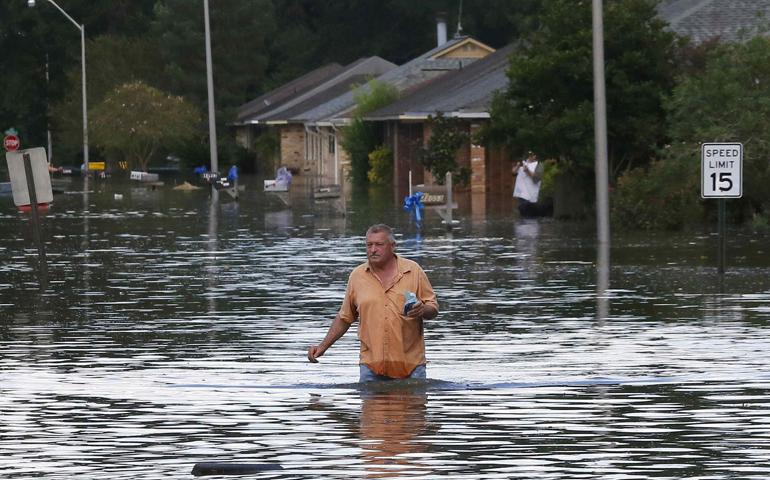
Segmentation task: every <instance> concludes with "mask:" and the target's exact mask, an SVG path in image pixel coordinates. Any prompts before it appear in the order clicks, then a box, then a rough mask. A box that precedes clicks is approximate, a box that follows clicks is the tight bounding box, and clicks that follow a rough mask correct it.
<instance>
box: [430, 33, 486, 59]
mask: <svg viewBox="0 0 770 480" xmlns="http://www.w3.org/2000/svg"><path fill="white" fill-rule="evenodd" d="M458 39H459V40H460V41H459V42H457V43H454V44H453V45H451V46H450V47H449V48H445V49H443V50H441V51H440V52H438V53H436V54H434V55H433V56H431V57H430V58H483V57H486V56H487V55H489V54H490V53H494V52H495V49H494V48H492V47H490V46H488V45H484V44H483V43H481V42H479V41H478V40H476V39H473V38H471V37H462V38H458Z"/></svg>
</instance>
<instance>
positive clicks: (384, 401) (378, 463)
mask: <svg viewBox="0 0 770 480" xmlns="http://www.w3.org/2000/svg"><path fill="white" fill-rule="evenodd" d="M361 400H362V405H361V427H360V428H361V430H360V438H361V440H362V441H363V443H362V448H363V449H364V451H363V458H364V459H365V460H366V469H367V471H368V475H367V476H368V477H369V478H381V477H390V476H393V475H394V474H397V473H398V472H403V470H405V469H407V468H414V469H417V470H419V472H420V473H428V471H426V470H423V469H424V468H427V465H422V464H417V463H416V462H418V461H419V457H416V456H414V455H409V454H417V453H424V452H425V451H426V449H427V445H428V443H426V442H417V440H418V439H419V438H420V437H422V436H425V435H430V434H434V433H435V432H436V430H437V428H433V429H432V428H429V427H428V425H427V422H426V411H427V408H428V395H427V393H426V392H425V391H424V390H423V391H407V390H405V389H401V390H398V391H382V390H381V391H362V392H361Z"/></svg>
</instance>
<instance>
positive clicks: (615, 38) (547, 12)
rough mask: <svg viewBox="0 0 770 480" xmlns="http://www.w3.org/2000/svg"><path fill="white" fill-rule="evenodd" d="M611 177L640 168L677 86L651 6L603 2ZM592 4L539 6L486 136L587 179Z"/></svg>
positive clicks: (662, 129)
mask: <svg viewBox="0 0 770 480" xmlns="http://www.w3.org/2000/svg"><path fill="white" fill-rule="evenodd" d="M604 25H605V58H606V90H607V115H608V122H607V125H608V143H609V162H610V169H611V170H610V171H611V176H612V177H613V178H614V177H615V176H617V175H618V174H619V173H620V172H622V171H623V170H628V169H630V168H633V167H635V166H639V165H644V164H646V163H648V162H649V161H650V159H651V158H652V157H653V154H654V152H655V149H656V147H657V146H661V145H662V144H663V143H664V141H665V138H666V122H665V111H664V109H663V106H662V99H663V97H664V96H665V95H667V94H669V93H670V92H671V91H672V89H673V87H674V83H675V74H676V71H675V67H674V62H673V59H674V55H675V53H676V51H677V46H678V40H677V37H676V35H675V34H674V33H672V32H669V31H666V30H665V26H666V24H665V22H664V21H662V20H660V19H659V18H657V17H656V8H655V2H653V1H650V0H610V1H607V2H605V10H604ZM592 59H593V51H592V23H591V2H574V1H568V0H546V1H545V2H544V3H543V13H542V14H541V15H539V16H536V17H534V18H532V19H531V21H530V27H529V31H528V32H527V33H526V34H525V35H524V38H523V41H522V44H521V48H519V49H518V50H517V52H516V53H515V54H514V55H512V56H511V60H510V68H509V70H508V72H507V75H508V78H509V82H508V88H507V90H506V91H505V92H504V93H500V94H498V95H497V96H496V97H495V98H494V100H493V102H492V108H491V117H492V118H491V122H490V125H489V128H488V129H487V130H486V132H485V137H486V138H487V139H492V140H497V141H498V142H501V143H503V144H506V145H507V146H508V147H509V148H510V149H511V151H512V153H514V154H517V155H519V154H523V153H524V151H526V150H533V151H536V152H537V153H538V155H540V157H541V158H555V159H557V160H558V161H560V162H562V163H564V164H566V165H569V166H570V167H571V168H573V169H575V170H576V171H577V172H578V173H579V174H581V176H582V177H583V178H585V179H586V181H587V182H591V180H592V178H593V163H594V115H593V111H594V105H593V63H592V62H593V60H592Z"/></svg>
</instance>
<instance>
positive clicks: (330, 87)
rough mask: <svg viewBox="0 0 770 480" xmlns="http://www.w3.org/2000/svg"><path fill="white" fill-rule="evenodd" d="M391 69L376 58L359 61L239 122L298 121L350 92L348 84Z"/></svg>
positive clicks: (393, 66)
mask: <svg viewBox="0 0 770 480" xmlns="http://www.w3.org/2000/svg"><path fill="white" fill-rule="evenodd" d="M394 68H396V65H395V64H393V63H390V62H388V61H387V60H383V59H382V58H380V57H368V58H362V59H360V60H357V61H355V62H353V63H351V64H350V65H348V66H346V67H345V68H344V69H342V70H341V71H339V72H337V73H336V74H335V75H332V76H330V77H327V78H324V79H323V80H322V81H321V82H318V83H316V84H313V85H312V86H311V87H310V88H307V89H305V91H303V92H301V93H299V94H297V95H292V96H290V97H287V98H286V99H284V101H282V102H279V103H278V104H273V105H272V106H270V107H268V108H265V109H262V110H260V111H258V112H257V113H256V114H255V115H252V116H250V117H248V118H244V119H243V120H242V121H243V122H244V123H252V124H254V123H266V122H271V123H287V122H290V121H293V120H292V118H293V117H295V116H297V115H299V116H300V117H301V116H302V114H303V112H305V111H306V110H308V109H311V108H314V107H315V106H317V105H319V104H321V103H324V102H326V101H328V100H330V99H331V98H334V97H337V96H339V95H342V93H343V91H344V92H348V91H350V88H351V84H353V83H356V84H360V83H363V82H364V81H365V78H366V77H368V76H373V77H378V76H380V75H382V74H383V73H384V72H387V71H389V70H392V69H394ZM297 121H301V120H297Z"/></svg>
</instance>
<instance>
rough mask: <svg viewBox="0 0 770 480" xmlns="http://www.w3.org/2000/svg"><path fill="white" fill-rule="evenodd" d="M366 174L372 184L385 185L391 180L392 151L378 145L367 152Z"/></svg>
mask: <svg viewBox="0 0 770 480" xmlns="http://www.w3.org/2000/svg"><path fill="white" fill-rule="evenodd" d="M369 165H370V167H369V171H368V172H367V176H368V177H369V182H370V183H371V184H372V185H387V184H389V183H390V182H391V181H392V180H393V152H391V151H390V149H389V148H387V147H383V146H379V147H377V148H376V149H375V150H374V151H373V152H372V153H370V154H369Z"/></svg>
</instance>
